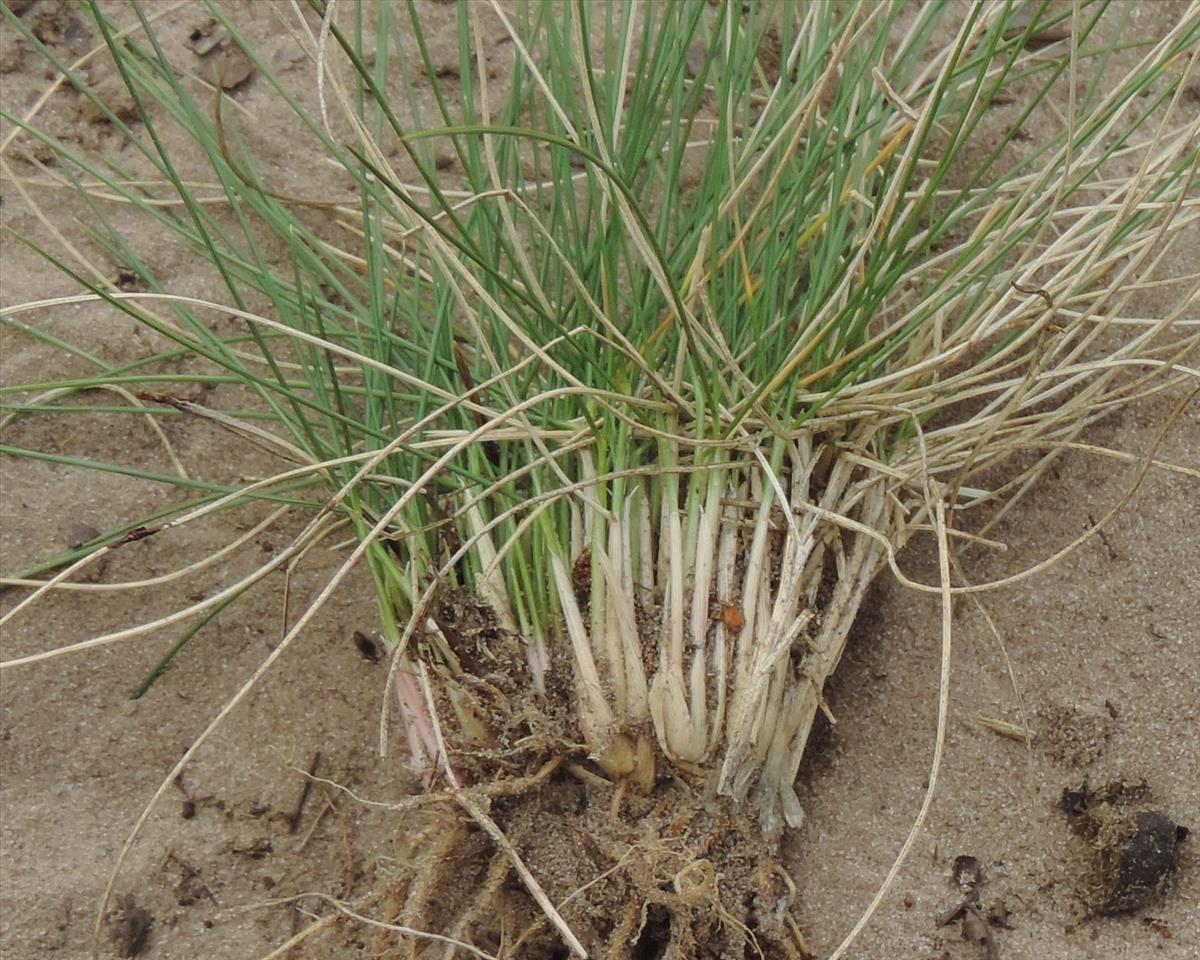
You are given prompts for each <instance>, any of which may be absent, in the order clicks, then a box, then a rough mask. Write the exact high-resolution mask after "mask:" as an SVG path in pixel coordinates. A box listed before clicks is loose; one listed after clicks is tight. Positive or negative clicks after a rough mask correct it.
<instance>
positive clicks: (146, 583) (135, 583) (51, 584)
mask: <svg viewBox="0 0 1200 960" xmlns="http://www.w3.org/2000/svg"><path fill="white" fill-rule="evenodd" d="M291 509H292V508H291V507H290V506H286V507H280V508H279V509H278V510H275V511H273V512H272V513H271V514H270V515H268V516H267V518H266V519H264V520H261V521H259V522H258V523H256V524H255V525H254V526H252V527H251V528H250V529H249V530H247V531H246V532H245V533H243V534H242V535H241V536H239V537H236V538H235V539H233V540H230V541H229V542H228V543H226V544H223V545H222V546H221V547H220V548H218V549H217V550H214V551H213V552H212V553H208V554H206V555H205V556H203V557H201V558H200V559H199V560H196V561H194V562H192V563H189V564H187V566H183V567H179V568H178V569H176V570H172V571H170V572H169V573H162V574H159V575H158V576H156V577H147V578H145V579H143V580H125V581H122V582H119V583H68V582H66V577H63V576H62V575H59V576H56V577H55V578H54V580H53V581H47V580H23V579H21V578H19V577H0V586H5V587H47V588H50V589H54V590H67V591H78V592H80V593H116V592H119V591H124V590H141V589H144V588H146V587H158V586H162V585H163V584H165V583H171V582H172V581H174V580H179V579H182V578H184V577H188V576H191V575H193V574H195V573H199V572H200V571H201V570H205V569H207V568H208V567H211V566H212V565H213V564H214V563H217V562H218V561H220V560H223V559H224V558H225V557H227V556H229V555H230V554H231V553H235V552H236V551H237V549H238V547H240V546H242V544H244V543H248V542H249V541H251V540H253V539H254V538H255V537H257V536H258V535H259V534H260V533H262V532H263V531H264V530H267V529H269V528H270V527H272V526H274V524H275V522H276V521H277V520H278V519H279V518H280V517H282V516H283V515H284V514H285V513H287V512H288V511H289V510H291ZM85 559H88V560H89V561H90V560H91V557H88V558H85ZM60 577H61V579H60ZM13 612H14V611H10V612H9V614H7V615H6V616H5V619H7V617H8V616H11V615H12V613H13ZM3 623H4V620H0V625H2V624H3Z"/></svg>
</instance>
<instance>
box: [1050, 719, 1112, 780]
mask: <svg viewBox="0 0 1200 960" xmlns="http://www.w3.org/2000/svg"><path fill="white" fill-rule="evenodd" d="M1038 719H1039V724H1038V727H1039V729H1038V739H1039V740H1040V741H1041V742H1042V743H1044V744H1045V747H1046V752H1047V754H1048V755H1049V757H1050V759H1051V760H1053V761H1054V762H1055V763H1060V764H1064V765H1066V766H1069V767H1086V766H1090V765H1091V764H1093V763H1095V762H1096V760H1098V759H1099V757H1100V755H1101V754H1102V753H1103V752H1104V746H1105V744H1106V743H1107V742H1108V739H1109V737H1110V736H1111V735H1112V728H1113V724H1112V718H1111V716H1110V715H1108V714H1100V713H1088V712H1085V711H1082V710H1080V709H1079V708H1078V707H1075V706H1064V705H1055V706H1050V707H1047V708H1046V709H1045V710H1043V711H1042V712H1041V714H1040V716H1039V718H1038Z"/></svg>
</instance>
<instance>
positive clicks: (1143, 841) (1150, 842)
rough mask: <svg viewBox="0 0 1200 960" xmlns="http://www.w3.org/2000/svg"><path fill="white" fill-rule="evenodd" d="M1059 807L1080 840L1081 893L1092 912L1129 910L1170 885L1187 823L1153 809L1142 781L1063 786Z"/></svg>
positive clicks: (1160, 895)
mask: <svg viewBox="0 0 1200 960" xmlns="http://www.w3.org/2000/svg"><path fill="white" fill-rule="evenodd" d="M1059 806H1060V807H1061V808H1062V810H1063V811H1064V812H1065V813H1066V814H1067V816H1068V817H1069V818H1070V825H1071V830H1072V832H1073V833H1074V834H1075V836H1076V838H1077V840H1078V841H1079V845H1078V847H1077V849H1076V851H1075V852H1076V856H1077V858H1078V859H1079V860H1080V861H1081V865H1080V869H1079V895H1080V899H1081V900H1082V901H1083V903H1084V905H1085V906H1086V907H1087V909H1088V911H1089V912H1090V913H1092V914H1094V915H1100V916H1111V915H1115V914H1123V913H1132V912H1134V911H1135V910H1141V909H1144V908H1146V907H1149V906H1151V905H1153V904H1155V903H1157V902H1158V901H1159V900H1161V899H1162V898H1163V897H1164V896H1165V895H1166V894H1167V893H1168V892H1169V891H1170V889H1171V886H1172V884H1173V882H1174V880H1175V875H1176V870H1177V868H1178V866H1179V858H1180V853H1181V851H1182V846H1183V842H1184V840H1186V839H1187V836H1188V833H1189V831H1188V829H1187V827H1183V826H1180V825H1179V824H1177V823H1175V822H1174V821H1173V820H1172V819H1171V818H1170V817H1168V816H1167V815H1166V814H1165V813H1163V812H1162V811H1161V810H1158V809H1155V807H1154V805H1153V803H1152V798H1151V795H1150V788H1149V786H1148V785H1147V783H1146V781H1145V780H1114V781H1112V782H1110V783H1108V784H1106V785H1105V786H1103V787H1101V788H1100V789H1099V790H1095V791H1093V790H1091V789H1089V787H1088V784H1087V781H1086V780H1085V781H1084V782H1083V783H1082V784H1081V785H1080V786H1079V788H1078V789H1067V790H1064V791H1063V794H1062V799H1061V800H1060V802H1059Z"/></svg>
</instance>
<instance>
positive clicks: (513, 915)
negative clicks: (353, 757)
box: [314, 592, 808, 960]
mask: <svg viewBox="0 0 1200 960" xmlns="http://www.w3.org/2000/svg"><path fill="white" fill-rule="evenodd" d="M430 619H431V620H432V621H433V623H435V624H437V627H438V630H437V631H436V636H426V637H424V638H422V639H420V640H418V641H417V644H416V646H417V648H418V649H419V650H420V651H421V656H422V659H423V660H424V661H425V663H426V665H427V667H432V668H433V669H432V673H433V674H436V677H437V680H436V682H435V683H433V684H431V686H432V689H433V691H434V694H433V699H434V701H435V705H436V707H437V717H436V722H437V724H438V728H439V731H440V734H441V736H442V737H443V738H444V741H445V743H446V754H447V757H448V760H447V761H446V762H444V763H439V765H438V769H437V770H431V771H429V776H428V778H427V779H428V781H429V783H430V786H429V790H428V792H426V793H425V794H421V795H417V796H413V797H411V798H409V800H408V801H405V802H404V804H405V805H407V813H406V817H405V820H404V822H402V824H401V825H400V828H399V830H398V832H397V838H398V839H397V843H396V849H395V856H394V859H393V866H392V868H391V869H390V871H389V872H388V875H387V877H386V880H385V881H384V883H383V885H382V887H381V888H380V889H378V890H377V892H376V894H375V896H373V897H372V898H371V899H372V904H373V909H372V913H373V914H374V915H375V916H376V917H379V918H380V919H381V920H383V921H384V922H385V923H386V924H390V925H391V929H382V928H380V929H377V930H376V932H375V934H374V939H373V942H372V948H373V953H372V954H371V955H372V956H373V957H377V958H380V960H385V958H386V960H399V958H409V957H412V956H414V955H416V954H419V947H420V938H419V937H418V936H417V935H416V934H414V933H413V932H412V931H426V932H429V933H433V934H436V935H438V936H440V937H449V938H451V939H452V940H455V941H458V942H460V943H466V944H470V945H471V946H472V947H474V948H476V949H477V950H483V951H485V952H486V953H488V954H491V955H493V956H506V957H507V956H521V957H527V958H534V960H542V958H545V960H550V958H563V960H565V958H566V957H567V956H568V955H569V951H568V950H567V947H566V943H565V940H564V937H563V936H562V934H561V932H560V931H559V930H558V929H556V928H555V926H554V924H553V923H552V922H551V921H550V919H549V918H548V917H547V914H546V912H545V911H544V910H543V909H542V908H541V907H539V906H538V904H537V903H536V902H535V900H534V898H533V897H532V895H531V894H530V892H529V890H528V888H527V885H526V883H525V881H524V880H523V879H522V877H521V869H520V868H519V867H518V861H520V863H521V864H522V865H523V866H524V867H527V868H528V872H529V874H530V875H532V876H533V877H536V878H537V883H538V884H539V885H540V887H541V888H542V890H544V892H545V895H546V898H547V899H548V900H549V902H550V903H552V904H554V905H556V908H557V910H558V912H559V914H560V915H561V918H562V920H563V921H564V922H565V924H566V925H567V926H568V927H569V928H570V930H571V932H572V933H573V934H574V935H575V936H576V937H578V939H579V941H580V943H581V944H582V945H583V946H584V947H585V948H586V949H587V950H588V952H589V954H590V955H592V956H594V957H598V958H606V960H659V958H681V960H682V958H689V960H704V958H711V960H716V958H718V957H747V958H752V957H762V956H771V957H783V958H792V960H803V958H805V957H806V956H808V954H807V952H806V950H805V948H804V946H803V944H804V941H803V937H802V935H801V933H800V930H799V928H798V927H797V926H796V925H795V923H794V921H793V920H792V917H791V908H792V906H793V900H794V898H795V889H794V887H793V886H792V884H791V881H790V880H789V879H788V877H787V875H786V873H785V872H784V871H783V870H782V869H781V868H780V867H779V865H778V860H777V851H776V850H775V849H774V846H773V841H772V840H771V839H769V838H767V837H765V836H764V835H763V832H762V830H761V829H760V827H759V825H758V822H757V819H756V815H755V814H754V813H753V811H750V812H747V811H744V810H742V809H739V806H738V805H737V804H736V803H734V802H733V801H731V800H729V799H728V798H724V797H718V796H716V790H715V784H714V783H713V782H711V778H708V779H705V778H704V777H703V776H697V777H690V776H689V775H688V774H686V773H684V772H682V771H679V770H673V769H671V768H670V767H669V766H668V764H667V763H666V762H665V760H664V759H663V758H662V757H661V756H656V757H655V764H654V766H653V769H654V771H655V775H654V776H653V777H652V778H651V779H650V780H649V782H646V781H644V780H641V781H639V778H638V776H636V775H635V774H630V775H629V776H625V777H620V776H613V775H611V772H608V773H606V771H605V768H604V767H602V766H601V764H600V763H597V762H595V760H594V759H593V758H592V757H591V756H589V754H588V750H587V748H586V747H585V746H584V744H583V737H582V735H581V733H580V731H579V728H578V723H577V720H576V714H575V708H574V706H573V703H572V692H571V687H570V684H564V683H560V682H558V678H561V677H563V676H568V677H569V676H570V665H569V664H566V663H557V662H555V663H553V664H552V665H551V669H550V670H549V671H548V674H547V680H548V681H551V682H550V683H548V685H547V690H546V692H545V694H544V695H540V696H539V695H535V694H534V692H533V689H532V683H531V677H530V675H529V672H528V669H527V667H526V666H525V655H524V646H523V641H521V640H520V638H518V637H514V636H512V635H511V634H508V633H507V632H506V631H504V630H502V629H500V628H499V627H498V626H497V625H496V623H495V620H494V618H493V617H492V616H491V613H490V611H489V610H487V608H486V607H483V606H481V605H480V604H479V603H478V601H475V600H473V599H472V598H471V597H470V595H469V594H467V593H465V592H453V593H448V594H447V595H446V596H445V598H444V600H443V602H442V603H441V604H439V605H437V608H436V609H435V610H434V611H432V613H431V617H430ZM560 655H562V654H560ZM566 655H569V654H566ZM625 733H626V734H627V735H628V736H629V737H630V739H631V741H642V742H645V743H648V744H652V743H653V741H654V737H653V734H652V733H651V732H650V731H648V730H629V731H626V732H625ZM455 783H457V784H459V786H458V787H455V786H454V784H455ZM317 940H319V938H314V944H315V943H316V942H317Z"/></svg>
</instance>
